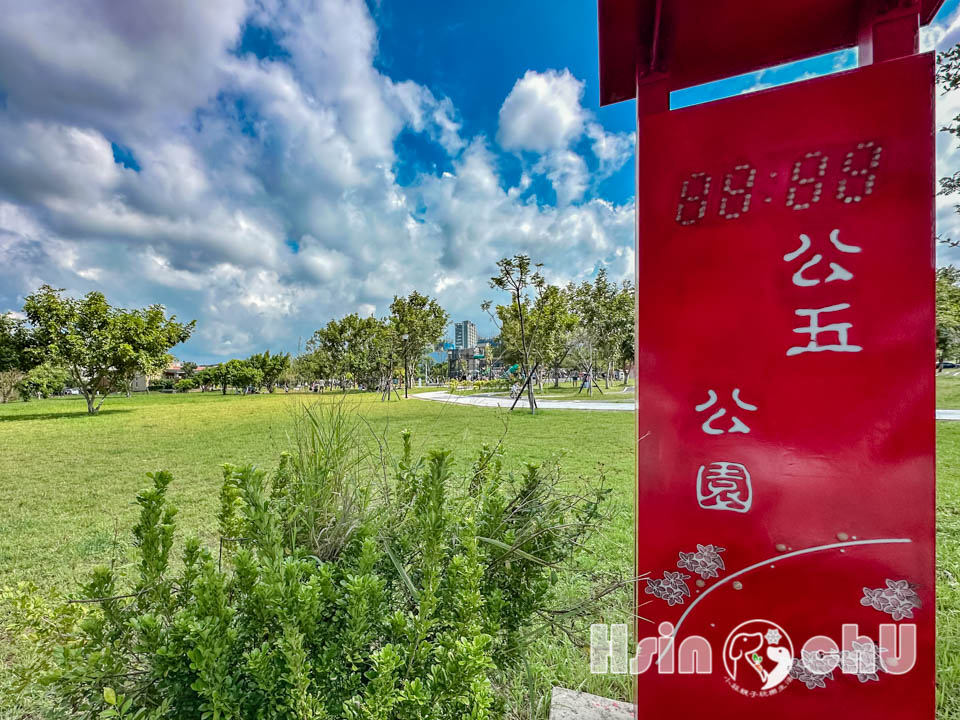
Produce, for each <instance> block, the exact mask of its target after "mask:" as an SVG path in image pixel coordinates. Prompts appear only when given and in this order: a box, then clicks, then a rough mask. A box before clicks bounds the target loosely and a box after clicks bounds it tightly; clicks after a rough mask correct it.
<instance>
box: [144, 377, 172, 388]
mask: <svg viewBox="0 0 960 720" xmlns="http://www.w3.org/2000/svg"><path fill="white" fill-rule="evenodd" d="M174 382H175V381H173V380H170V379H169V378H150V382H149V385H148V389H150V390H173V385H174Z"/></svg>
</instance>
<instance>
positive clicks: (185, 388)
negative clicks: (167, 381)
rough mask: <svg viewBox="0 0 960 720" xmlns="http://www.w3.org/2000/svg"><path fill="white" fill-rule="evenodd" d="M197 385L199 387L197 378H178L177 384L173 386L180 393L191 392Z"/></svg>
mask: <svg viewBox="0 0 960 720" xmlns="http://www.w3.org/2000/svg"><path fill="white" fill-rule="evenodd" d="M195 387H197V381H196V379H195V378H183V380H177V382H176V384H175V385H174V386H173V389H174V390H176V391H177V392H180V393H185V392H190V391H191V390H193V389H194V388H195Z"/></svg>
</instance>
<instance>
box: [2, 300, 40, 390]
mask: <svg viewBox="0 0 960 720" xmlns="http://www.w3.org/2000/svg"><path fill="white" fill-rule="evenodd" d="M31 344H32V338H31V336H30V333H29V331H28V330H27V328H26V326H25V323H24V322H23V320H20V319H18V318H15V317H13V316H11V315H6V314H5V315H0V403H5V402H9V401H10V399H11V398H12V397H13V393H14V392H15V391H16V389H17V385H18V384H19V383H20V382H21V381H23V379H24V378H25V377H26V375H27V373H28V372H29V371H30V369H31V368H32V367H33V366H34V365H36V360H35V357H34V354H33V353H32V352H31Z"/></svg>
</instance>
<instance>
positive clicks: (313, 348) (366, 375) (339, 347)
mask: <svg viewBox="0 0 960 720" xmlns="http://www.w3.org/2000/svg"><path fill="white" fill-rule="evenodd" d="M380 324H381V321H380V320H377V318H374V317H360V315H358V314H357V313H352V314H350V315H347V316H346V317H344V318H342V319H341V320H331V321H330V322H328V323H327V324H326V326H325V327H323V328H321V329H319V330H317V331H316V332H314V333H313V337H311V338H310V340H309V341H308V342H307V351H308V352H310V353H314V352H315V353H319V356H320V358H322V361H323V363H324V365H325V366H326V370H327V372H328V373H329V375H330V377H336V378H338V379H339V381H340V387H341V388H346V386H347V381H348V380H353V381H354V382H355V383H357V384H358V385H360V384H366V383H369V382H370V381H371V380H372V381H373V382H374V383H375V382H376V378H377V370H378V368H377V365H376V356H377V352H376V351H375V348H374V347H373V344H374V343H375V342H376V341H377V335H378V333H379V332H380V329H379V326H380Z"/></svg>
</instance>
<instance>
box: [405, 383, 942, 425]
mask: <svg viewBox="0 0 960 720" xmlns="http://www.w3.org/2000/svg"><path fill="white" fill-rule="evenodd" d="M411 397H415V398H417V399H418V400H433V401H435V402H447V403H453V404H454V405H473V406H474V407H491V408H506V409H507V410H509V409H510V405H511V404H512V403H513V401H512V400H510V399H509V398H497V397H488V396H484V395H451V394H450V393H448V392H443V391H442V390H440V391H437V392H425V393H417V394H416V395H411ZM517 407H518V408H529V407H530V405H529V404H528V403H527V401H526V400H525V399H523V398H521V399H520V401H519V402H518V403H517ZM537 407H538V408H539V409H541V410H605V411H614V412H633V409H634V403H629V402H587V401H584V402H578V401H573V402H571V401H569V400H538V401H537ZM937 420H956V421H960V410H937Z"/></svg>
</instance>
